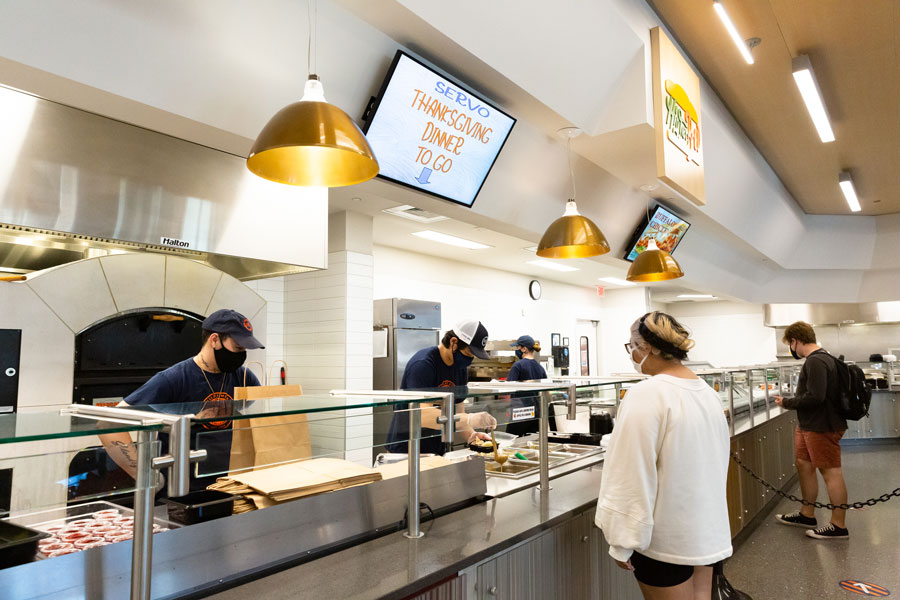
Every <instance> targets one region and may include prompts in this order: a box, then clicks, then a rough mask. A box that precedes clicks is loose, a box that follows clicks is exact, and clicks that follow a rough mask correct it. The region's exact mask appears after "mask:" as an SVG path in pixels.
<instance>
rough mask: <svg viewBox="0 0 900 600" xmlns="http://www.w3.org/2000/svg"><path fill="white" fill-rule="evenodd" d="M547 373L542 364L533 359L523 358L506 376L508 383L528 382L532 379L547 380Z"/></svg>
mask: <svg viewBox="0 0 900 600" xmlns="http://www.w3.org/2000/svg"><path fill="white" fill-rule="evenodd" d="M546 378H547V371H545V370H544V367H542V366H541V364H540V363H539V362H538V361H536V360H534V359H533V358H523V359H521V360H518V361H516V363H515V364H514V365H513V366H512V368H511V369H510V370H509V375H507V376H506V380H507V381H528V380H530V379H546Z"/></svg>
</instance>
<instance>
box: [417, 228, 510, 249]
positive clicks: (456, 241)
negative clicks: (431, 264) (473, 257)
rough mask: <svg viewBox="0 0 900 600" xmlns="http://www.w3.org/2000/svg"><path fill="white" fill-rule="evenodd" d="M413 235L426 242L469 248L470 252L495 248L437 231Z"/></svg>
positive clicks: (420, 232)
mask: <svg viewBox="0 0 900 600" xmlns="http://www.w3.org/2000/svg"><path fill="white" fill-rule="evenodd" d="M413 235H414V236H416V237H420V238H424V239H426V240H431V241H432V242H438V243H439V244H447V245H450V246H457V247H458V248H468V249H469V250H484V249H485V248H493V246H488V245H487V244H481V243H479V242H473V241H472V240H466V239H463V238H460V237H456V236H455V235H447V234H446V233H438V232H437V231H430V230H429V231H417V232H415V233H413Z"/></svg>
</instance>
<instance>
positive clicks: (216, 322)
mask: <svg viewBox="0 0 900 600" xmlns="http://www.w3.org/2000/svg"><path fill="white" fill-rule="evenodd" d="M201 331H202V334H201V340H200V341H201V348H200V351H199V352H198V353H197V355H196V356H193V357H191V358H188V359H185V360H183V361H181V362H179V363H176V364H174V365H172V366H171V367H169V368H168V369H166V370H164V371H160V372H159V373H157V374H156V375H154V376H153V377H152V378H151V379H150V381H148V382H147V383H145V384H144V385H142V386H141V387H139V388H138V389H137V390H135V391H134V392H132V393H131V394H130V395H129V396H128V397H126V398H125V401H124V402H123V403H121V406H138V405H151V406H154V407H159V406H161V405H166V404H169V405H173V406H171V410H172V411H174V412H176V413H179V414H180V413H181V412H189V413H195V414H197V416H198V417H206V418H209V417H210V416H212V417H217V416H221V417H222V419H221V420H216V421H212V422H207V423H203V424H201V425H197V426H194V427H192V428H191V429H192V432H191V433H192V435H191V439H192V440H196V441H197V448H195V449H198V450H199V449H204V450H207V458H206V460H204V461H203V462H202V464H201V465H200V472H201V473H208V474H210V475H209V476H207V477H193V476H192V477H191V491H195V490H200V489H205V488H206V486H207V485H209V484H210V483H214V482H215V479H216V475H213V474H221V473H224V472H227V471H228V463H229V460H230V457H231V419H229V418H228V417H230V416H231V415H232V401H233V400H234V388H236V387H243V386H255V385H259V379H257V378H256V375H254V374H253V373H252V372H251V371H250V370H249V369H247V368H246V367H243V364H244V361H245V360H246V359H247V350H255V349H257V348H264V347H265V346H263V345H262V343H261V342H260V341H259V340H258V339H256V337H254V335H253V325H251V323H250V320H249V319H248V318H247V317H245V316H244V315H242V314H241V313H239V312H237V311H235V310H231V309H227V308H223V309H221V310H217V311H215V312H214V313H212V314H211V315H209V316H208V317H206V319H205V320H204V321H203V324H202V326H201ZM174 405H183V406H174ZM155 409H156V410H158V411H160V412H166V411H165V410H164V409H162V408H155ZM194 429H196V430H197V431H196V432H195V431H193V430H194ZM197 434H200V435H197ZM100 439H101V441H102V442H103V445H104V446H105V447H106V450H107V452H108V453H109V456H110V458H112V459H113V461H115V463H116V464H117V465H119V466H120V467H121V468H122V469H123V470H125V472H126V473H128V474H129V475H131V476H132V477H134V476H135V475H136V473H137V449H136V448H135V446H134V444H133V443H132V441H131V436H130V435H129V434H128V433H114V434H109V435H103V436H100Z"/></svg>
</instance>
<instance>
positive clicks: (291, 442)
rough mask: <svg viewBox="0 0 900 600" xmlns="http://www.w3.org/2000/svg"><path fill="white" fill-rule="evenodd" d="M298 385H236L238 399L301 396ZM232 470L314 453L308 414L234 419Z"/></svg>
mask: <svg viewBox="0 0 900 600" xmlns="http://www.w3.org/2000/svg"><path fill="white" fill-rule="evenodd" d="M302 393H303V391H302V389H301V388H300V386H299V385H267V386H250V387H236V388H234V399H235V402H238V401H240V400H262V399H265V398H283V397H286V396H300V395H301V394H302ZM232 423H233V427H232V439H231V463H230V467H229V470H230V471H241V470H247V469H251V470H254V471H255V470H256V469H261V468H265V467H267V466H271V465H274V464H278V463H283V462H287V461H291V460H299V459H301V458H309V457H310V456H311V455H312V447H311V445H310V441H309V424H308V423H307V421H306V415H284V416H277V417H258V418H255V419H241V420H235V421H233V422H232Z"/></svg>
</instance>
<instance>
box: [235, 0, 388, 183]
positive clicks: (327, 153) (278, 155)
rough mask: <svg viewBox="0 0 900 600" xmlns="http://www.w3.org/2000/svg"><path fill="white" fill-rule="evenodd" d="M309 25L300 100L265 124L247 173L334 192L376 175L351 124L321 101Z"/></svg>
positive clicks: (360, 136) (374, 162) (372, 158)
mask: <svg viewBox="0 0 900 600" xmlns="http://www.w3.org/2000/svg"><path fill="white" fill-rule="evenodd" d="M312 1H313V2H314V1H315V0H312ZM313 23H314V18H312V17H311V18H310V24H309V47H308V52H309V58H308V64H307V67H308V71H309V73H310V75H309V80H308V81H307V82H306V87H305V88H304V90H303V97H302V98H301V99H300V102H294V103H293V104H289V105H288V106H286V107H284V108H282V109H281V110H280V111H278V112H277V113H276V114H275V116H274V117H272V118H271V119H270V120H269V122H268V123H267V124H266V126H265V127H264V128H263V130H262V132H261V133H260V134H259V137H257V138H256V142H255V143H254V144H253V148H252V149H251V150H250V156H249V157H248V158H247V168H248V169H250V170H251V171H252V172H253V173H255V174H257V175H259V176H260V177H262V178H264V179H269V180H271V181H276V182H278V183H286V184H289V185H309V186H322V187H340V186H344V185H353V184H356V183H362V182H363V181H367V180H369V179H372V178H373V177H375V176H376V175H377V174H378V161H377V160H375V155H374V153H373V152H372V148H371V147H370V146H369V142H368V141H367V140H366V136H365V135H363V132H362V131H361V130H360V128H359V127H358V126H357V125H356V123H354V122H353V119H351V118H350V117H349V116H348V115H347V113H345V112H344V111H342V110H341V109H340V108H338V107H337V106H334V105H333V104H329V103H328V102H327V101H326V100H325V93H324V89H323V87H322V82H321V81H319V77H318V75H315V74H314V73H315V71H314V68H313V65H312V61H313V59H314V57H315V47H314V46H313V43H312V39H313V35H314V31H315V28H314V24H313Z"/></svg>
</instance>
